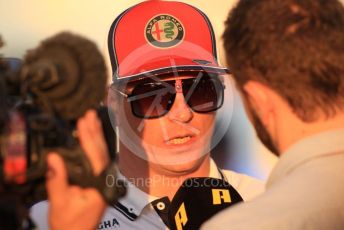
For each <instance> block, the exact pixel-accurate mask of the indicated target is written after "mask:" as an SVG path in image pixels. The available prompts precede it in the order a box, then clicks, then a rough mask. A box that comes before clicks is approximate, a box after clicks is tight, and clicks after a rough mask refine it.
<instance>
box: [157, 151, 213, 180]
mask: <svg viewBox="0 0 344 230" xmlns="http://www.w3.org/2000/svg"><path fill="white" fill-rule="evenodd" d="M205 159H206V156H202V157H199V156H198V157H197V158H195V159H182V160H183V161H179V163H175V164H171V162H175V161H177V160H176V159H175V158H174V159H173V161H171V160H169V161H167V160H166V161H165V162H161V163H159V164H158V165H157V167H159V168H160V169H161V170H163V171H164V174H165V175H170V176H184V175H188V174H191V173H193V172H195V171H197V170H198V169H199V167H200V166H201V165H202V163H203V162H204V160H205ZM180 160H181V159H180ZM166 162H169V163H166Z"/></svg>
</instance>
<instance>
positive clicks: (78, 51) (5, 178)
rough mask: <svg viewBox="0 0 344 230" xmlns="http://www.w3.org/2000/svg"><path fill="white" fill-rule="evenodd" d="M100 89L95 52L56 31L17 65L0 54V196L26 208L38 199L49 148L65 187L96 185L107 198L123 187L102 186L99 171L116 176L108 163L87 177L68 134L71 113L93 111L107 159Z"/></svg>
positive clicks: (111, 141)
mask: <svg viewBox="0 0 344 230" xmlns="http://www.w3.org/2000/svg"><path fill="white" fill-rule="evenodd" d="M1 46H2V42H1V38H0V47H1ZM13 63H15V66H16V68H13V66H12V67H11V64H13ZM105 92H106V67H105V63H104V60H103V57H102V55H101V53H100V52H99V51H98V49H97V47H96V45H95V44H94V43H93V42H91V41H89V40H88V39H86V38H83V37H81V36H78V35H74V34H71V33H68V32H63V33H60V34H57V35H55V36H53V37H51V38H48V39H46V40H44V41H43V42H42V43H41V44H40V45H39V47H38V48H36V49H34V50H30V51H29V52H28V53H27V54H26V56H25V58H24V61H23V63H20V62H19V61H18V60H9V59H5V58H1V57H0V109H1V113H0V147H1V149H0V152H1V155H0V196H1V199H0V201H5V202H12V201H13V202H15V203H17V204H19V205H20V206H24V207H25V208H27V207H30V206H31V205H32V204H34V203H36V202H38V201H41V200H44V199H46V198H47V196H46V191H45V184H44V183H45V173H46V168H47V167H46V155H47V154H48V153H49V152H51V151H54V152H57V153H59V154H60V155H61V156H62V157H63V159H64V161H65V164H66V168H67V171H68V176H69V182H70V183H71V184H76V185H80V186H82V187H96V188H97V189H98V190H99V191H100V192H101V194H102V195H103V197H104V198H105V199H106V200H107V202H108V203H114V202H116V201H117V200H118V198H119V197H121V196H123V195H124V193H125V187H124V185H122V184H118V183H117V184H116V187H111V188H109V187H108V186H106V183H105V175H106V174H108V173H111V174H112V175H115V174H116V168H115V166H114V165H112V167H109V168H108V169H107V170H108V171H106V172H103V173H102V176H103V177H102V178H96V177H95V176H94V174H93V171H92V167H91V164H90V162H89V161H88V159H87V157H86V155H85V154H84V153H83V150H82V149H81V147H80V145H79V141H78V137H77V132H76V122H77V120H78V118H80V117H81V116H83V114H84V113H85V112H86V111H87V110H88V109H96V110H97V111H98V116H99V117H100V119H101V121H102V126H103V130H104V134H105V135H104V136H105V139H106V142H107V144H108V150H109V153H110V155H111V158H112V159H114V158H115V133H114V131H113V129H112V126H111V123H110V120H109V113H108V110H107V108H106V107H104V106H101V102H102V100H103V99H104V98H105ZM0 203H1V202H0ZM0 206H1V204H0ZM16 213H17V215H18V211H16ZM19 215H20V214H19Z"/></svg>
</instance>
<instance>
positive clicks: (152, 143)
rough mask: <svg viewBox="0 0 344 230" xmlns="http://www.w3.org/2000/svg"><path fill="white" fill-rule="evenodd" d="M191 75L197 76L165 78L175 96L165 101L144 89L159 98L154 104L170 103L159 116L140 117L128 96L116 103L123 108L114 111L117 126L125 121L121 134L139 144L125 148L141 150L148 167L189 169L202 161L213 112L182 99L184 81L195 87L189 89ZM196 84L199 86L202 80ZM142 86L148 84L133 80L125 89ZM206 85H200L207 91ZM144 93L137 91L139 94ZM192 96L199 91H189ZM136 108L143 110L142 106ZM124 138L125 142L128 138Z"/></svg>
mask: <svg viewBox="0 0 344 230" xmlns="http://www.w3.org/2000/svg"><path fill="white" fill-rule="evenodd" d="M194 79H196V76H190V75H189V76H188V75H183V76H178V77H169V78H165V79H164V80H163V81H164V83H168V84H169V85H170V86H172V90H173V89H175V90H176V93H175V97H174V100H171V101H170V102H169V103H164V101H165V102H166V98H168V97H167V96H166V95H164V94H162V95H159V94H158V92H157V90H153V91H149V92H146V95H147V93H148V94H149V93H152V94H153V95H154V96H153V97H154V98H155V100H157V102H158V103H157V104H156V106H157V107H159V106H162V107H160V110H164V109H165V108H166V106H165V105H168V104H169V105H171V106H170V108H169V109H168V112H167V113H165V114H164V115H162V116H160V117H156V118H149V119H147V118H139V117H137V116H135V115H134V114H133V111H132V104H131V103H130V102H128V100H127V99H124V100H122V101H121V102H122V103H120V104H119V107H120V108H123V112H122V113H118V114H117V117H116V119H117V124H119V126H122V125H123V124H128V125H127V126H126V125H123V126H122V129H121V130H120V136H122V135H123V134H124V136H127V137H129V138H127V139H131V140H130V141H129V144H132V145H135V146H140V148H136V149H135V148H130V146H127V147H128V149H130V150H131V152H135V151H140V149H141V150H143V151H142V152H144V156H142V155H141V157H144V158H146V159H147V160H148V161H149V162H150V165H151V167H155V168H156V169H157V170H160V171H162V172H164V173H165V174H166V173H172V174H173V173H179V174H180V173H183V172H185V173H189V172H190V171H192V170H194V169H196V168H197V167H198V166H199V165H200V164H201V163H202V162H203V160H204V158H205V156H207V154H208V153H209V151H210V142H211V137H212V134H213V130H214V124H215V123H214V122H215V115H216V112H214V111H211V112H206V113H199V112H195V111H193V109H191V108H190V106H189V105H188V103H187V102H186V99H185V94H186V93H185V92H184V93H183V91H184V90H186V87H185V86H186V85H187V84H189V86H191V87H189V88H191V89H190V90H197V89H192V85H193V84H191V83H190V82H192V81H194ZM196 85H197V84H196ZM196 85H195V86H196ZM198 86H201V84H199V85H198ZM198 86H197V87H198ZM145 87H147V86H146V85H144V84H142V82H135V84H132V85H128V86H127V87H126V89H125V91H126V93H129V94H130V93H131V92H133V91H134V90H137V89H138V88H139V89H141V90H142V89H143V88H145ZM209 87H213V86H212V85H211V84H210V85H208V86H207V89H208V90H209ZM135 88H136V89H135ZM153 88H154V87H153ZM207 89H205V88H201V89H200V90H202V91H204V94H205V95H208V94H207ZM144 94H145V93H140V95H144ZM190 95H192V93H190ZM138 97H140V96H138ZM191 97H200V95H199V94H198V95H192V96H190V100H191ZM192 99H195V98H192ZM129 100H130V98H129ZM142 105H143V104H141V106H142ZM151 109H152V108H151ZM157 110H159V109H157ZM157 110H154V108H153V111H155V112H156V111H157ZM196 110H197V109H196ZM139 111H142V108H141V110H139ZM151 111H152V110H151ZM166 111H167V110H165V112H166ZM138 113H139V112H138ZM153 113H154V112H153ZM128 129H130V131H131V133H128ZM123 132H125V133H123ZM133 136H135V137H133ZM130 137H133V138H130ZM136 137H137V138H136ZM121 139H122V138H121ZM125 142H126V143H127V144H128V140H127V141H125ZM136 154H137V153H136ZM139 155H140V154H139Z"/></svg>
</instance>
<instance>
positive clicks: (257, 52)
mask: <svg viewBox="0 0 344 230" xmlns="http://www.w3.org/2000/svg"><path fill="white" fill-rule="evenodd" d="M225 26H226V28H225V32H224V34H223V39H224V46H225V51H226V56H227V63H228V65H229V67H230V69H231V71H232V73H233V74H234V77H235V79H236V81H237V83H238V85H239V86H243V85H244V84H245V83H246V82H247V81H248V80H257V81H260V82H262V83H264V84H266V85H267V86H269V87H271V88H272V89H274V90H275V91H276V92H278V93H279V94H280V95H281V96H282V97H283V98H284V99H285V100H286V101H287V102H288V103H289V105H290V106H291V107H292V108H293V110H294V112H295V113H296V114H297V115H298V116H299V117H300V118H301V119H302V120H304V121H312V120H315V119H316V118H317V115H318V113H317V112H318V111H322V112H323V113H324V114H325V115H327V116H333V115H334V114H335V111H337V110H338V109H341V110H344V7H343V5H342V4H341V3H340V2H339V1H338V0H241V1H239V3H238V5H237V6H236V7H235V8H234V9H233V10H232V11H231V12H230V14H229V16H228V19H227V21H226V23H225Z"/></svg>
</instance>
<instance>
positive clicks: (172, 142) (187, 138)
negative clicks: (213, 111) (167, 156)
mask: <svg viewBox="0 0 344 230" xmlns="http://www.w3.org/2000/svg"><path fill="white" fill-rule="evenodd" d="M191 138H192V136H184V137H176V138H172V139H170V140H168V141H166V143H167V144H168V145H182V144H185V143H187V142H189V141H190V140H191Z"/></svg>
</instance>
